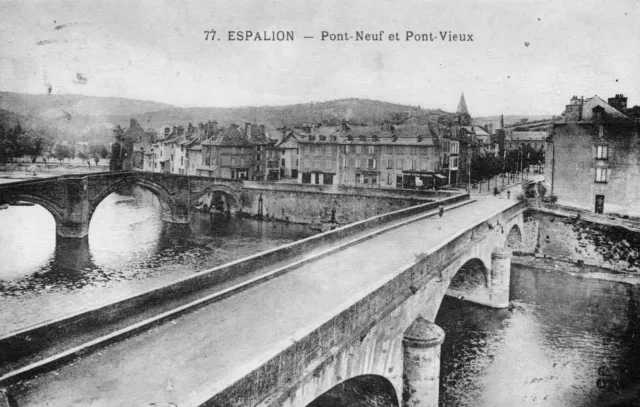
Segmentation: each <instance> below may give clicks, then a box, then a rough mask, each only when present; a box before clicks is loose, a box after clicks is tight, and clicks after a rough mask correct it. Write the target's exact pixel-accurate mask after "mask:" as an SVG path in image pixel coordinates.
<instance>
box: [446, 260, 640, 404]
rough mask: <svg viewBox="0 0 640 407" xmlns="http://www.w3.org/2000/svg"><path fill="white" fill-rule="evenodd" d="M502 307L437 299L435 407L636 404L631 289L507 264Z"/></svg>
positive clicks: (636, 295)
mask: <svg viewBox="0 0 640 407" xmlns="http://www.w3.org/2000/svg"><path fill="white" fill-rule="evenodd" d="M511 300H512V306H511V308H510V309H509V310H495V309H490V308H486V307H482V306H479V305H474V304H471V303H468V302H465V301H460V300H457V299H453V298H449V297H446V298H445V299H444V301H443V303H442V306H441V308H440V311H439V313H438V316H437V318H436V321H435V322H436V323H437V324H438V325H440V326H441V327H442V328H443V329H444V331H445V333H446V339H445V342H444V343H443V345H442V354H441V372H440V373H441V378H440V400H441V401H440V405H441V406H477V407H483V406H486V407H489V406H558V407H560V406H567V407H573V406H640V317H639V315H640V314H639V313H640V308H639V307H640V304H639V303H638V301H640V288H639V287H635V288H633V287H632V286H630V285H626V284H622V283H617V282H609V281H600V280H593V279H581V278H576V277H573V276H570V275H565V274H561V273H557V272H545V271H540V270H536V269H532V268H526V267H521V266H515V265H514V266H512V273H511Z"/></svg>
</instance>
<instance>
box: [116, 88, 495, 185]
mask: <svg viewBox="0 0 640 407" xmlns="http://www.w3.org/2000/svg"><path fill="white" fill-rule="evenodd" d="M134 122H135V120H133V119H132V128H133V127H134ZM471 122H472V119H471V116H470V114H469V112H468V110H467V106H466V102H465V99H464V95H462V96H461V97H460V102H459V104H458V108H457V110H456V114H455V115H454V116H453V117H452V116H451V115H446V114H445V115H435V114H431V115H429V114H426V113H424V112H422V111H421V110H419V109H418V110H416V111H413V112H411V111H409V112H405V113H398V114H392V115H390V119H388V120H385V121H384V123H383V124H382V125H379V126H368V125H358V124H350V123H348V122H347V120H343V121H342V122H341V123H339V124H338V125H321V124H311V125H302V126H299V127H296V128H294V129H290V128H282V129H279V130H278V131H276V132H272V131H270V132H269V133H267V132H266V131H265V128H264V126H258V125H255V124H251V123H244V125H243V126H238V125H234V124H232V125H230V126H228V127H227V128H219V127H218V124H217V122H215V121H209V122H207V123H200V124H199V125H198V126H192V125H191V124H189V125H188V126H187V127H186V128H184V127H183V126H165V127H164V128H162V129H161V130H160V134H161V137H160V138H159V139H157V140H153V141H152V142H147V143H146V144H144V143H140V142H139V140H136V142H137V143H136V146H137V147H136V151H138V150H140V151H142V150H144V152H141V153H140V155H143V156H144V160H143V161H142V165H136V167H137V168H140V169H143V170H145V171H152V172H166V173H174V174H185V175H199V176H207V177H220V178H234V179H246V180H258V181H278V180H281V179H282V180H286V179H289V180H290V181H289V182H298V183H302V184H321V185H337V184H340V185H347V186H359V187H370V188H416V187H424V188H439V187H442V186H444V185H455V184H465V183H466V182H467V179H468V164H469V161H470V158H471V155H472V154H476V153H478V151H481V150H482V149H485V150H494V149H496V148H497V146H498V144H499V142H498V141H496V140H492V138H494V134H490V133H493V132H491V129H488V128H486V127H484V128H483V127H480V126H473V125H472V124H471ZM136 124H137V122H136ZM120 131H121V130H120ZM125 133H126V132H125ZM496 134H497V135H498V136H499V135H500V134H503V133H499V132H496ZM270 137H271V138H270Z"/></svg>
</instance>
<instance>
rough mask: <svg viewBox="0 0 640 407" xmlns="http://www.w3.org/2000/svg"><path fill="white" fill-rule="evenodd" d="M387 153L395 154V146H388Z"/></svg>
mask: <svg viewBox="0 0 640 407" xmlns="http://www.w3.org/2000/svg"><path fill="white" fill-rule="evenodd" d="M387 154H393V146H387Z"/></svg>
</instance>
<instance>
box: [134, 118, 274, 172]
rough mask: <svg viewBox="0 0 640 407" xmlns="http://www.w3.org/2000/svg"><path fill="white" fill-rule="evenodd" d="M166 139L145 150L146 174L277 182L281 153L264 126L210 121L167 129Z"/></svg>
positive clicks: (161, 139) (164, 132)
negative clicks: (220, 126) (225, 124)
mask: <svg viewBox="0 0 640 407" xmlns="http://www.w3.org/2000/svg"><path fill="white" fill-rule="evenodd" d="M162 133H163V136H162V137H161V138H159V139H158V140H157V141H155V142H154V143H152V144H151V145H148V146H145V148H144V153H143V155H144V160H143V163H142V165H141V166H138V168H140V169H142V170H144V171H151V172H164V173H172V174H183V175H199V176H206V177H218V178H232V179H244V180H257V181H277V180H278V179H279V178H280V172H279V161H280V149H279V148H277V147H276V146H275V144H276V140H271V139H270V138H268V137H267V134H266V133H265V129H264V126H257V125H255V124H251V123H244V127H240V126H239V125H236V124H232V125H230V126H229V127H227V128H219V127H218V123H217V122H215V121H209V122H207V123H200V124H199V125H198V126H193V125H191V124H189V125H188V126H187V128H184V127H183V126H165V127H164V128H163V129H162Z"/></svg>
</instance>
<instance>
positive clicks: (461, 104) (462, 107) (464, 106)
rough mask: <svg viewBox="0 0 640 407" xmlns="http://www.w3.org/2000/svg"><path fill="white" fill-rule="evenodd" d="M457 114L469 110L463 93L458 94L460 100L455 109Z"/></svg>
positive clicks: (466, 112)
mask: <svg viewBox="0 0 640 407" xmlns="http://www.w3.org/2000/svg"><path fill="white" fill-rule="evenodd" d="M456 113H457V114H467V115H468V114H469V110H468V109H467V102H466V101H465V100H464V93H463V94H461V95H460V101H459V102H458V108H457V109H456Z"/></svg>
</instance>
